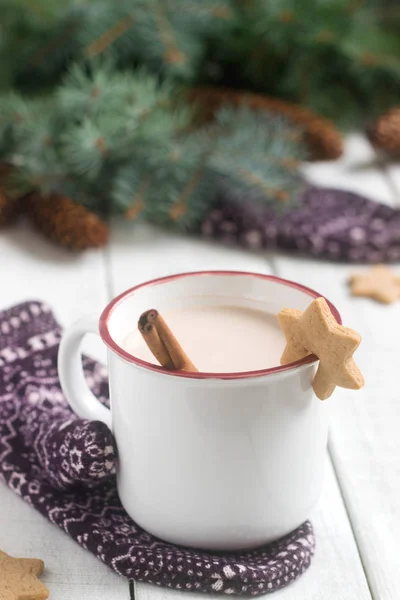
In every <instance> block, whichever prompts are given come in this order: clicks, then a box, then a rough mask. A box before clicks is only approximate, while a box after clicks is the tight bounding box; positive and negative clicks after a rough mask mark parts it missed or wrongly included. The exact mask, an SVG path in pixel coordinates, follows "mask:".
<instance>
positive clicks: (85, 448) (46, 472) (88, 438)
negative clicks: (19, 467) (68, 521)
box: [24, 414, 116, 490]
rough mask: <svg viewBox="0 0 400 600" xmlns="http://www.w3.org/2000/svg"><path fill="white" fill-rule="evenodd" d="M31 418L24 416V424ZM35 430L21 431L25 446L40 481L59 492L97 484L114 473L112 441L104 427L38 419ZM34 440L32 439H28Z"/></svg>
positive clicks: (92, 422)
mask: <svg viewBox="0 0 400 600" xmlns="http://www.w3.org/2000/svg"><path fill="white" fill-rule="evenodd" d="M31 416H32V415H31V414H29V415H28V414H27V415H26V419H27V422H28V421H29V419H30V418H31ZM41 421H42V422H41V423H40V425H39V427H36V430H35V429H32V430H31V431H35V434H34V436H32V435H31V434H30V433H29V429H24V433H25V440H26V444H27V445H28V446H29V445H30V446H31V447H32V448H33V449H34V451H35V452H36V455H37V460H38V462H39V464H40V466H41V468H42V474H41V476H42V477H45V478H46V479H48V481H49V482H50V483H51V485H52V486H53V487H55V488H57V489H59V490H67V489H69V488H71V487H73V486H74V485H76V484H77V483H84V484H88V483H90V482H96V481H100V480H101V479H104V478H106V477H108V476H109V475H112V474H114V473H115V458H116V449H115V443H114V438H113V436H112V434H111V432H110V430H109V429H108V427H107V426H106V425H104V423H101V422H100V421H85V420H81V419H77V418H76V417H73V418H70V419H69V420H67V421H66V420H65V419H63V418H60V419H58V420H56V421H51V420H50V419H49V418H46V415H43V416H42V419H41ZM33 437H34V439H32V438H33Z"/></svg>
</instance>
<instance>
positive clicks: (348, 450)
mask: <svg viewBox="0 0 400 600" xmlns="http://www.w3.org/2000/svg"><path fill="white" fill-rule="evenodd" d="M361 146H364V151H365V153H367V150H366V149H367V148H368V142H366V141H365V143H364V144H362V143H361ZM353 150H354V148H351V147H349V146H348V148H347V152H348V154H347V156H346V158H345V160H344V163H345V164H349V163H354V164H355V163H356V162H357V160H358V158H359V155H358V154H357V155H356V156H355V155H354V154H351V153H352V151H353ZM370 151H371V150H370ZM371 152H372V151H371ZM344 177H345V180H346V183H347V185H348V186H349V189H353V190H355V189H357V190H358V191H363V189H364V187H368V190H367V189H366V190H365V191H366V192H369V194H370V195H371V196H372V197H375V198H376V199H378V198H380V199H381V200H383V199H384V198H385V199H386V201H387V202H388V203H390V204H392V205H394V204H395V198H394V197H393V190H392V189H391V187H390V186H389V185H388V183H387V181H386V180H385V178H384V177H383V175H382V172H381V170H380V169H379V164H378V163H376V168H375V169H374V171H373V170H370V171H369V175H368V184H366V180H365V176H364V173H363V172H362V170H361V169H352V170H351V172H349V171H348V170H347V167H345V174H344ZM337 178H338V181H339V180H340V181H342V180H343V178H342V172H341V171H340V170H339V171H338V172H337ZM385 186H386V188H387V189H386V192H384V187H385ZM275 267H276V271H277V274H278V275H280V276H282V277H285V278H288V279H292V280H295V281H299V282H301V283H303V284H305V285H307V286H309V287H311V288H313V289H315V290H317V291H318V292H320V293H321V294H324V295H326V296H327V297H328V298H329V299H330V300H332V302H333V303H334V304H335V305H336V306H337V308H338V309H339V311H340V312H341V314H342V317H343V321H344V324H345V325H348V326H350V327H352V328H354V329H356V330H357V331H359V332H360V333H361V335H362V336H363V343H362V345H361V346H360V348H359V350H358V351H357V355H356V359H357V362H358V364H359V365H360V367H361V369H362V371H363V372H364V374H365V377H366V381H367V383H366V387H365V388H364V389H363V390H361V391H360V392H357V393H355V392H351V391H348V390H337V392H335V394H334V396H333V397H332V398H331V399H330V400H328V402H329V407H330V415H331V430H330V452H331V456H332V459H333V463H334V466H335V471H336V474H337V476H338V478H339V481H340V486H341V489H342V492H343V497H344V500H345V503H346V507H347V511H348V514H349V516H350V519H351V523H352V527H353V531H354V533H355V537H356V541H357V544H358V548H359V552H360V555H361V559H362V562H363V565H364V568H365V571H366V575H367V578H368V582H369V586H370V589H371V592H372V596H373V597H374V598H376V599H378V598H379V600H395V599H396V600H398V598H399V597H400V579H399V577H398V565H399V561H398V556H397V540H398V538H399V536H400V502H399V499H400V471H399V469H398V457H399V455H400V437H399V434H398V431H399V423H400V410H399V398H398V396H399V392H398V377H397V373H398V357H399V356H400V337H399V329H398V326H397V324H398V323H399V321H400V304H395V305H391V306H383V305H379V304H376V303H374V302H373V301H371V300H368V299H357V298H352V297H351V296H350V295H349V291H348V288H347V283H346V282H347V279H348V277H349V275H350V274H351V273H354V272H358V271H360V270H363V269H366V268H367V267H362V268H361V269H360V268H356V267H354V266H351V265H340V264H332V263H326V262H322V261H319V262H317V261H312V260H307V259H296V258H288V257H276V260H275ZM397 272H398V273H399V274H400V269H397ZM350 572H351V571H350Z"/></svg>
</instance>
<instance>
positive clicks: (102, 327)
mask: <svg viewBox="0 0 400 600" xmlns="http://www.w3.org/2000/svg"><path fill="white" fill-rule="evenodd" d="M201 275H216V276H218V275H219V276H237V275H244V276H247V277H257V278H258V279H265V280H267V281H274V282H276V283H279V284H281V285H286V286H288V287H292V288H295V289H297V290H300V291H302V292H304V293H306V294H308V295H309V296H311V297H312V298H321V294H318V293H317V292H316V291H315V290H312V289H311V288H308V287H306V286H304V285H301V284H300V283H295V282H293V281H289V280H287V279H281V278H280V277H275V276H274V275H262V274H261V273H252V272H248V271H193V272H190V273H179V274H177V275H168V276H167V277H159V278H157V279H152V280H151V281H146V282H145V283H141V284H139V285H136V286H135V287H133V288H131V289H129V290H126V291H125V292H123V293H122V294H120V295H119V296H117V297H116V298H114V299H113V300H111V302H110V303H109V304H108V305H107V306H106V308H105V309H104V310H103V312H102V314H101V316H100V322H99V332H100V336H101V338H102V340H103V342H104V343H105V344H106V346H108V347H109V348H110V349H111V350H112V351H113V352H115V354H117V355H118V356H120V357H121V358H122V359H124V360H125V361H127V362H129V363H132V364H135V365H137V366H139V367H144V368H145V369H148V370H150V371H156V372H157V373H162V374H163V375H173V376H175V377H185V378H189V379H249V378H250V377H262V376H264V375H272V374H274V373H282V372H284V371H290V370H292V369H295V368H298V367H301V366H303V365H308V364H311V363H313V362H315V361H316V360H318V359H317V357H316V356H314V355H312V354H310V355H309V356H306V357H305V358H302V359H301V360H297V361H296V362H292V363H289V364H287V365H279V366H277V367H270V368H268V369H261V370H258V371H242V372H235V373H206V372H194V371H185V372H184V371H175V370H168V371H167V370H166V369H165V368H163V367H161V366H159V365H153V364H152V363H149V362H147V361H145V360H142V359H140V358H137V357H136V356H133V355H132V354H129V352H127V351H126V350H124V349H123V348H121V346H119V344H117V343H116V342H115V341H114V340H113V338H112V337H111V335H110V332H109V328H108V321H109V319H110V317H111V314H112V312H113V311H114V310H115V309H116V308H117V307H118V305H119V304H120V303H121V302H123V301H124V300H125V299H126V298H127V297H129V296H131V295H133V294H134V293H135V292H137V291H138V290H141V289H143V288H144V287H148V286H153V285H160V284H163V283H166V282H168V281H174V280H175V279H182V278H184V277H198V276H201ZM322 297H323V298H325V296H322ZM325 300H326V301H327V303H328V305H329V308H330V309H331V312H332V314H333V316H334V317H335V319H336V321H337V322H338V323H339V325H341V324H342V319H341V317H340V314H339V311H338V310H337V309H336V307H335V306H334V305H333V304H332V303H331V302H330V301H329V300H328V299H327V298H325Z"/></svg>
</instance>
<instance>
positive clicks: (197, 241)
mask: <svg viewBox="0 0 400 600" xmlns="http://www.w3.org/2000/svg"><path fill="white" fill-rule="evenodd" d="M267 258H268V255H267V254H266V253H250V252H244V251H243V250H241V249H237V248H230V247H228V246H224V245H220V244H218V243H213V242H208V241H207V242H206V241H204V240H203V239H201V238H196V237H190V236H185V235H180V234H173V233H169V232H166V231H164V230H162V229H159V228H157V227H153V226H151V225H147V224H145V223H140V224H136V223H132V222H129V221H116V222H115V223H114V224H113V227H112V235H111V244H110V246H109V248H108V265H109V272H108V273H109V274H108V277H109V278H110V281H109V287H110V290H111V291H112V294H113V295H115V294H118V293H120V292H122V291H124V290H126V289H128V288H130V287H133V286H134V285H137V284H138V283H141V282H143V281H148V280H150V279H154V278H156V277H163V276H165V275H171V274H173V273H183V272H188V271H200V270H218V269H220V270H224V269H227V270H233V271H258V272H260V273H265V272H269V271H270V267H268V262H267Z"/></svg>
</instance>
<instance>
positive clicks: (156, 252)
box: [108, 223, 371, 600]
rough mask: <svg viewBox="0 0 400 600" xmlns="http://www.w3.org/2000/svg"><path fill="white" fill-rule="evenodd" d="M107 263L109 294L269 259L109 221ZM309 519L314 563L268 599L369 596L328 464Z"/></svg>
mask: <svg viewBox="0 0 400 600" xmlns="http://www.w3.org/2000/svg"><path fill="white" fill-rule="evenodd" d="M108 263H109V277H110V289H111V290H112V292H113V294H115V293H118V292H121V291H122V290H124V289H126V288H128V287H131V286H133V285H135V284H137V283H139V282H141V281H145V280H146V279H151V278H153V277H158V276H161V275H166V274H170V273H173V272H179V271H191V270H201V269H210V268H211V269H236V270H245V271H259V272H265V273H268V272H271V263H270V261H268V259H267V255H266V254H265V253H264V254H259V253H258V254H252V253H249V252H245V251H242V250H233V249H231V248H225V247H223V246H218V245H217V244H211V243H209V242H205V241H203V240H196V239H190V238H186V237H183V236H177V235H171V234H167V233H164V232H162V231H160V230H158V229H155V228H152V227H149V226H145V225H140V226H137V225H136V226H135V225H132V224H128V223H115V224H114V227H113V235H112V244H111V246H110V248H109V255H108ZM312 520H313V523H314V525H315V528H316V536H317V552H316V556H315V559H314V563H313V565H312V567H311V568H310V569H309V571H308V573H306V574H305V575H304V576H303V577H301V578H300V580H299V581H298V582H296V583H295V584H294V585H293V586H292V587H290V588H287V589H286V590H283V591H281V592H278V593H276V594H275V595H274V597H277V598H282V600H283V599H284V600H292V599H293V600H295V599H296V600H303V599H304V600H306V599H307V600H309V599H310V598H315V600H318V599H322V598H324V600H331V599H332V600H333V599H335V600H337V598H341V599H343V600H369V599H370V598H371V596H370V593H369V590H368V586H367V583H366V580H365V577H364V573H363V569H362V565H361V562H360V559H359V556H358V552H357V547H356V544H355V542H354V537H353V534H352V531H351V526H350V523H349V520H348V518H347V515H346V512H345V510H344V507H343V503H342V500H341V494H340V491H339V488H338V484H337V482H336V479H335V476H334V474H333V471H332V468H331V466H330V463H329V462H328V473H327V480H326V486H325V490H324V496H323V499H322V501H321V502H320V505H319V508H318V510H317V511H316V512H315V514H314V515H313V516H312ZM349 573H351V577H349V576H348V574H349ZM135 596H136V598H137V599H139V600H149V598H150V597H151V599H152V600H172V599H173V598H175V599H176V600H178V598H182V593H180V592H175V591H172V590H167V589H160V588H156V587H154V586H148V585H146V584H142V583H138V584H136V585H135ZM187 597H189V596H188V595H187ZM201 597H202V598H203V597H204V595H201Z"/></svg>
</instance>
